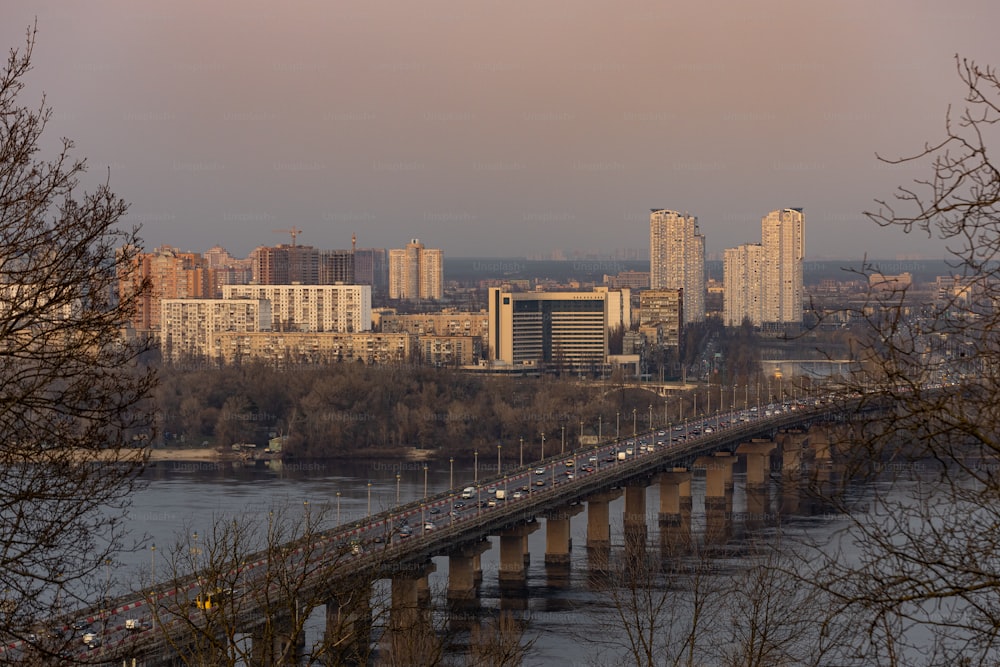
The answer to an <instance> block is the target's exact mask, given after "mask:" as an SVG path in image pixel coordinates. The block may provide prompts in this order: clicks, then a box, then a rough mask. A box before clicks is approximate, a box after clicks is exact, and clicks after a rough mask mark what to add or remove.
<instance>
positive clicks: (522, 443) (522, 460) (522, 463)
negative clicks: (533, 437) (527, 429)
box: [517, 437, 524, 468]
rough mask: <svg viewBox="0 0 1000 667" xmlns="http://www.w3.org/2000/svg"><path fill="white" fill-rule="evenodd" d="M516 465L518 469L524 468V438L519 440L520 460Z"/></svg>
mask: <svg viewBox="0 0 1000 667" xmlns="http://www.w3.org/2000/svg"><path fill="white" fill-rule="evenodd" d="M517 465H518V467H519V468H523V467H524V437H522V438H521V458H520V462H519V463H518V464H517Z"/></svg>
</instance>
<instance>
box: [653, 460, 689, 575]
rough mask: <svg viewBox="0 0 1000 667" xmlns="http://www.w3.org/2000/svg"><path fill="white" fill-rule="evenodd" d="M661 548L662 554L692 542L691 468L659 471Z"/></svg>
mask: <svg viewBox="0 0 1000 667" xmlns="http://www.w3.org/2000/svg"><path fill="white" fill-rule="evenodd" d="M659 523H660V548H661V551H663V553H664V555H667V554H670V553H673V552H674V551H677V550H680V549H687V548H689V547H690V546H691V471H690V470H688V469H687V468H674V469H673V470H672V471H670V472H664V473H660V513H659Z"/></svg>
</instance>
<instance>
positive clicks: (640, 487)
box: [622, 480, 647, 546]
mask: <svg viewBox="0 0 1000 667" xmlns="http://www.w3.org/2000/svg"><path fill="white" fill-rule="evenodd" d="M646 486H647V482H646V481H645V480H637V481H633V482H629V483H628V485H627V486H626V487H625V513H624V514H623V515H622V526H623V528H624V531H625V543H626V544H628V545H633V546H635V545H643V544H645V543H646V534H647V529H646Z"/></svg>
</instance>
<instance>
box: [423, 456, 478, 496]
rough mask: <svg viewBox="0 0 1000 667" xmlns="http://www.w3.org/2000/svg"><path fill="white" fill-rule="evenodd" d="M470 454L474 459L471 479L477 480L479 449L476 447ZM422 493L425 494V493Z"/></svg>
mask: <svg viewBox="0 0 1000 667" xmlns="http://www.w3.org/2000/svg"><path fill="white" fill-rule="evenodd" d="M472 455H473V457H474V459H475V461H476V463H475V466H474V467H473V471H472V475H473V476H472V481H473V482H479V450H478V449H477V450H476V451H474V452H473V453H472ZM424 495H425V496H426V495H427V494H426V493H425V494H424Z"/></svg>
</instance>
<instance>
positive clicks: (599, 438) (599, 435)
mask: <svg viewBox="0 0 1000 667" xmlns="http://www.w3.org/2000/svg"><path fill="white" fill-rule="evenodd" d="M603 419H604V415H597V442H598V444H600V442H601V440H602V439H603V437H604V434H603V433H601V427H602V426H603V424H602V420H603Z"/></svg>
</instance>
